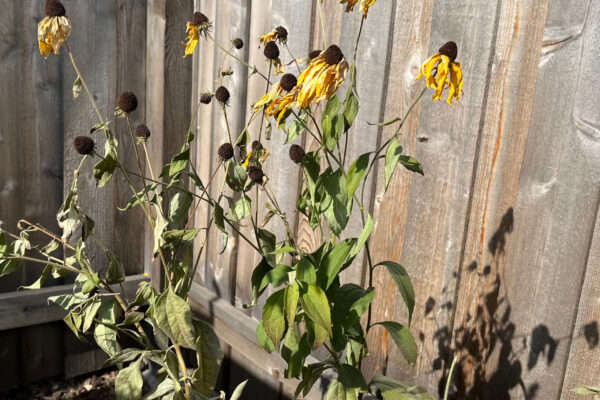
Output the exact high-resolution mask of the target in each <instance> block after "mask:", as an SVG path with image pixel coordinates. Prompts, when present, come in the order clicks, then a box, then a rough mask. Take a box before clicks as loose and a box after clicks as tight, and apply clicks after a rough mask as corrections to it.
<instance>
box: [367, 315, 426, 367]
mask: <svg viewBox="0 0 600 400" xmlns="http://www.w3.org/2000/svg"><path fill="white" fill-rule="evenodd" d="M374 325H381V326H383V327H384V328H385V329H386V330H387V332H388V333H389V334H390V336H391V337H392V339H393V340H394V343H396V346H398V350H400V353H402V355H403V356H404V358H405V359H406V361H408V362H409V363H410V364H414V363H415V362H416V361H417V344H416V343H415V338H414V337H413V335H412V334H411V333H410V331H409V330H408V328H407V327H405V326H404V325H402V324H399V323H397V322H394V321H383V322H377V323H376V324H374Z"/></svg>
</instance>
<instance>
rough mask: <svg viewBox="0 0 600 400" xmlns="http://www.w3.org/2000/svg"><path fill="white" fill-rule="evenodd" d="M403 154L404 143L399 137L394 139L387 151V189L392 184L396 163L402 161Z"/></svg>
mask: <svg viewBox="0 0 600 400" xmlns="http://www.w3.org/2000/svg"><path fill="white" fill-rule="evenodd" d="M401 155H402V145H401V144H400V142H399V141H398V139H397V138H394V139H392V141H391V142H390V145H389V146H388V149H387V151H386V153H385V190H387V188H388V186H389V185H390V180H391V179H392V175H393V174H394V170H395V169H396V165H398V162H399V161H400V156H401Z"/></svg>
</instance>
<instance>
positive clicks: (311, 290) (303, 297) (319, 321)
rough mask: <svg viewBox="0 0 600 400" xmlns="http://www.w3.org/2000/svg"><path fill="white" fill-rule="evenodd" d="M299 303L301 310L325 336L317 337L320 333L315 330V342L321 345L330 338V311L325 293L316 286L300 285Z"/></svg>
mask: <svg viewBox="0 0 600 400" xmlns="http://www.w3.org/2000/svg"><path fill="white" fill-rule="evenodd" d="M300 302H301V303H302V309H303V310H304V312H305V313H306V315H307V316H308V318H310V319H311V320H312V321H313V322H314V323H315V325H317V326H318V327H320V328H321V329H322V331H323V333H324V334H325V337H323V335H318V334H319V333H320V332H318V331H316V330H315V334H316V335H317V336H318V337H315V342H317V343H321V344H322V343H323V342H324V341H325V340H326V339H327V337H331V310H330V308H329V301H328V300H327V296H326V295H325V292H323V290H321V288H320V287H318V286H317V285H310V284H307V285H302V287H301V288H300Z"/></svg>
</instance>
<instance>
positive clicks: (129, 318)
mask: <svg viewBox="0 0 600 400" xmlns="http://www.w3.org/2000/svg"><path fill="white" fill-rule="evenodd" d="M143 319H144V313H143V312H139V311H130V312H128V313H126V314H125V319H124V320H123V322H121V324H120V325H123V326H127V325H134V324H136V323H138V322H140V321H141V320H143Z"/></svg>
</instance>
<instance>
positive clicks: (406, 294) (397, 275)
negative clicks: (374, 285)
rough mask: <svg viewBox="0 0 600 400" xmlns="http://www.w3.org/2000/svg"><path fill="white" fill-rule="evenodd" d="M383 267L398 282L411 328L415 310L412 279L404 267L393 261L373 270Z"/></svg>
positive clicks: (382, 263)
mask: <svg viewBox="0 0 600 400" xmlns="http://www.w3.org/2000/svg"><path fill="white" fill-rule="evenodd" d="M379 265H383V266H384V267H386V268H387V270H388V272H389V273H390V275H391V276H392V279H393V280H394V282H396V286H397V287H398V290H399V291H400V294H401V295H402V299H404V303H405V304H406V307H407V308H408V325H409V326H410V322H411V320H412V314H413V311H414V309H415V291H414V289H413V285H412V282H411V281H410V277H409V276H408V273H407V272H406V270H405V269H404V267H403V266H402V265H400V264H398V263H395V262H393V261H383V262H380V263H379V264H377V265H375V266H374V267H373V268H375V267H377V266H379Z"/></svg>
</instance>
